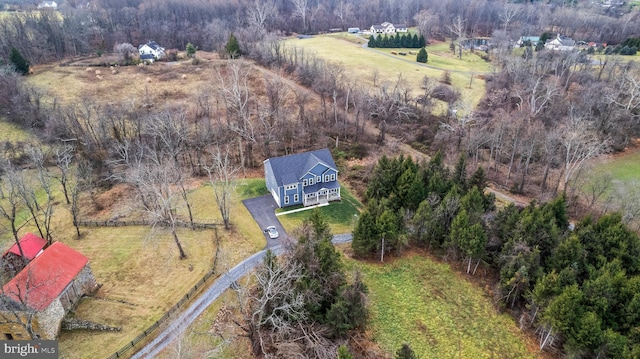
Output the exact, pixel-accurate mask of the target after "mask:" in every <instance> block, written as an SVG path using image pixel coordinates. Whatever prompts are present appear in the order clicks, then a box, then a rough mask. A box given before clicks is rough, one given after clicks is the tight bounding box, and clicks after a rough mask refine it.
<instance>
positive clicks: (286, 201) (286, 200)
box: [284, 196, 289, 204]
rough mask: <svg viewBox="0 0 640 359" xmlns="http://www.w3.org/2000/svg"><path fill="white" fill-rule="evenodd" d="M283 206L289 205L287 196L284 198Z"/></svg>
mask: <svg viewBox="0 0 640 359" xmlns="http://www.w3.org/2000/svg"><path fill="white" fill-rule="evenodd" d="M284 204H289V196H284Z"/></svg>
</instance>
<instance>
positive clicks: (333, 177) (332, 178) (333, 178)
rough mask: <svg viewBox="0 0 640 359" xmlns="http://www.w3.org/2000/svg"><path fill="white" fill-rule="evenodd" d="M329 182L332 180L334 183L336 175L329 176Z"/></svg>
mask: <svg viewBox="0 0 640 359" xmlns="http://www.w3.org/2000/svg"><path fill="white" fill-rule="evenodd" d="M331 180H332V181H335V180H336V174H335V173H333V174H332V175H331Z"/></svg>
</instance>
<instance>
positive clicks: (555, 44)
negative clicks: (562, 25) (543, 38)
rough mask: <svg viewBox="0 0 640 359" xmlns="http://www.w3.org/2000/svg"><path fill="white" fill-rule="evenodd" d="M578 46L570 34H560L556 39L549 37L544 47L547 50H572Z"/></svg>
mask: <svg viewBox="0 0 640 359" xmlns="http://www.w3.org/2000/svg"><path fill="white" fill-rule="evenodd" d="M575 47H576V42H575V41H574V40H573V39H572V38H570V37H568V36H561V35H560V34H558V36H557V37H556V38H555V39H549V40H547V42H545V44H544V48H545V49H547V50H556V51H572V50H573V49H574V48H575Z"/></svg>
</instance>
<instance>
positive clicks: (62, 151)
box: [53, 146, 75, 204]
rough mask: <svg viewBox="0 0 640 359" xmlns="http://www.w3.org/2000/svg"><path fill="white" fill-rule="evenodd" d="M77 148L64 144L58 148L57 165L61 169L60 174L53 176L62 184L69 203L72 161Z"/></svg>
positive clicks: (65, 197)
mask: <svg viewBox="0 0 640 359" xmlns="http://www.w3.org/2000/svg"><path fill="white" fill-rule="evenodd" d="M74 152H75V149H74V147H73V146H63V147H62V148H57V149H56V166H57V167H58V170H59V171H60V175H58V176H53V178H54V179H56V180H57V181H58V182H60V185H61V186H62V193H64V199H65V200H66V201H67V204H71V201H70V199H69V188H68V182H69V171H70V170H71V167H70V166H71V162H72V161H73V156H74Z"/></svg>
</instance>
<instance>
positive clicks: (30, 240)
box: [2, 233, 47, 278]
mask: <svg viewBox="0 0 640 359" xmlns="http://www.w3.org/2000/svg"><path fill="white" fill-rule="evenodd" d="M46 245H47V241H45V240H44V239H42V238H40V237H38V236H36V235H35V234H33V233H27V234H25V235H24V236H22V238H20V240H19V241H18V243H14V244H13V246H11V248H9V250H7V251H6V252H5V253H4V254H3V255H2V266H3V269H4V274H5V277H7V276H8V277H9V278H13V277H15V275H16V274H18V273H19V272H20V271H21V270H22V269H23V268H24V267H25V266H26V265H27V264H28V263H29V262H31V261H32V260H33V259H34V258H35V257H37V256H39V255H40V254H42V252H43V250H44V247H45V246H46Z"/></svg>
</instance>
